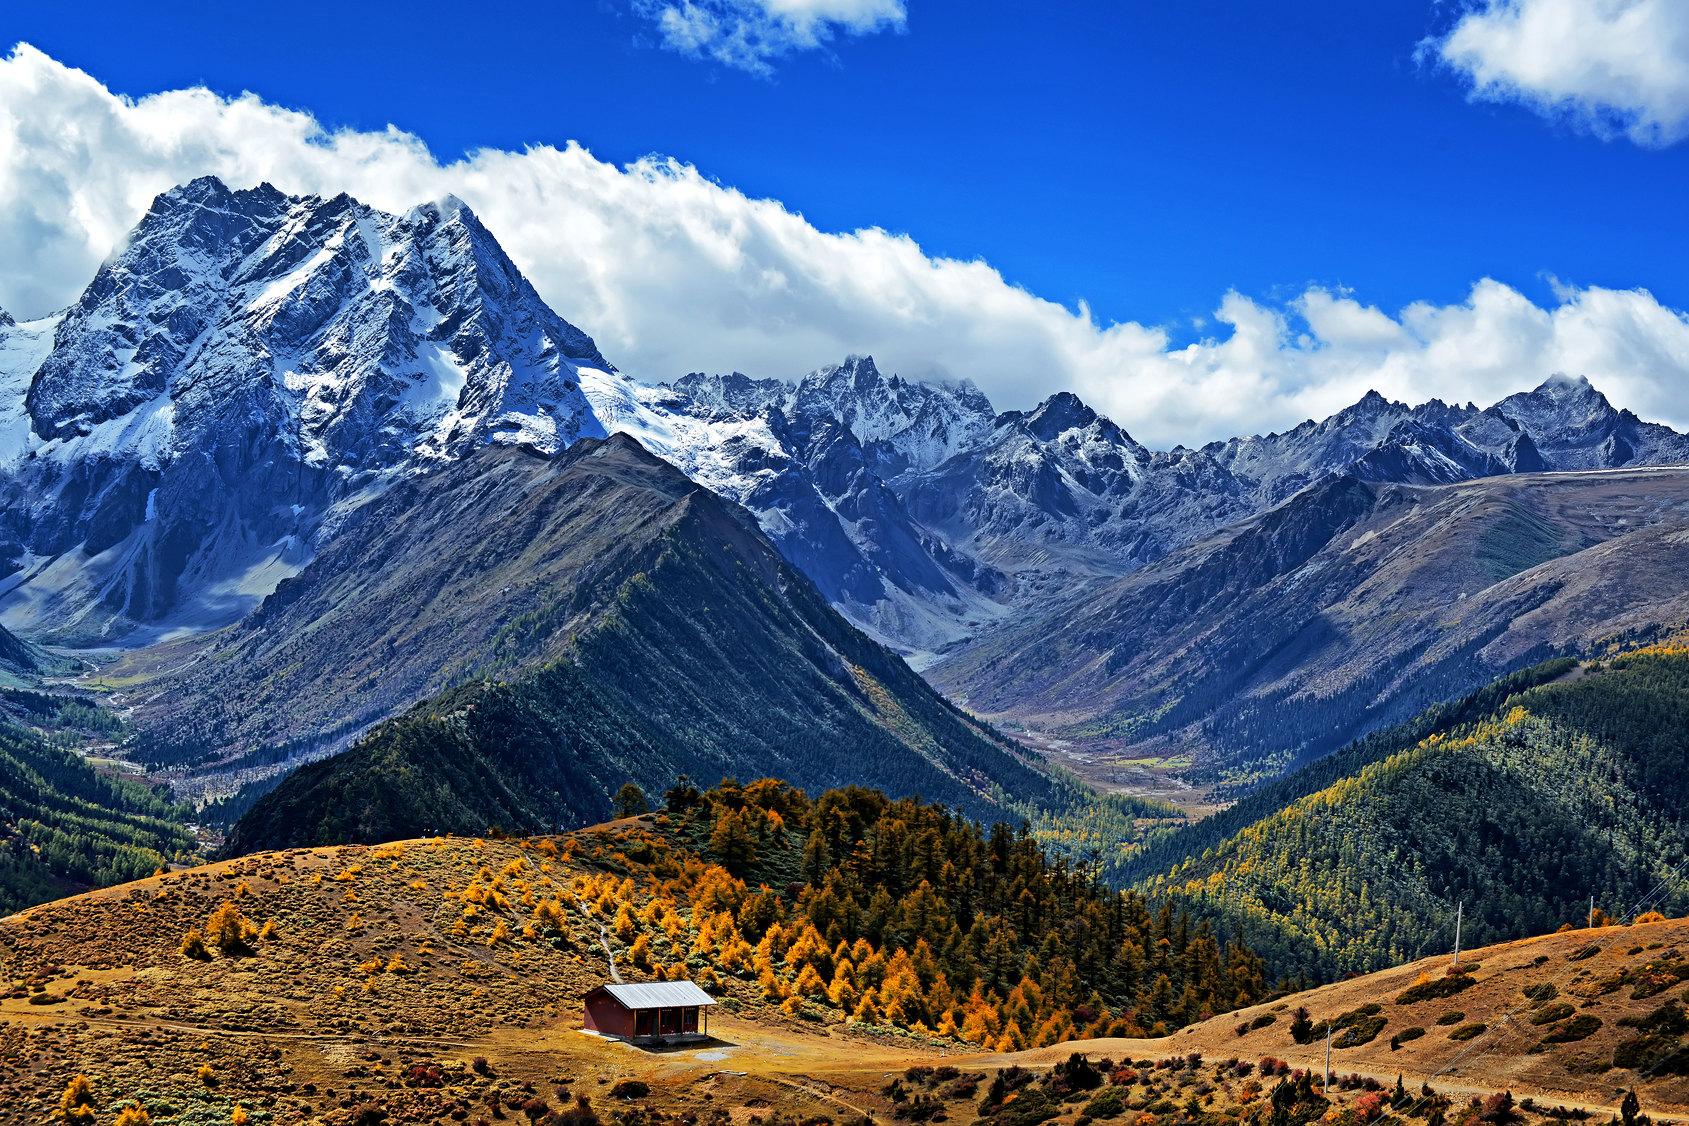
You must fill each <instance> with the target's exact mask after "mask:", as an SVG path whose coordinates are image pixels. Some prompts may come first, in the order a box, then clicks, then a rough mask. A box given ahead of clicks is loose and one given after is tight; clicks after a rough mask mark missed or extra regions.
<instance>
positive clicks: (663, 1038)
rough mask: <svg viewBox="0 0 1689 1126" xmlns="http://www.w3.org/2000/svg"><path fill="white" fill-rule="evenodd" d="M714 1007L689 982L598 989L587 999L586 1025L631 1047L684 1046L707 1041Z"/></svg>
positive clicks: (651, 983) (707, 995) (612, 986)
mask: <svg viewBox="0 0 1689 1126" xmlns="http://www.w3.org/2000/svg"><path fill="white" fill-rule="evenodd" d="M715 1003H716V1000H715V998H714V997H711V996H710V995H709V994H708V993H705V992H704V991H703V990H702V989H699V988H698V987H697V986H696V985H695V984H693V983H692V982H690V981H654V982H649V983H647V984H643V985H622V984H620V983H617V984H614V985H600V986H599V987H598V988H596V989H594V990H593V991H592V992H591V993H588V994H587V995H586V1004H585V1008H586V1020H585V1024H586V1027H587V1029H588V1031H591V1032H596V1033H598V1034H599V1035H601V1036H614V1037H616V1038H617V1039H619V1040H626V1041H628V1042H630V1043H633V1044H684V1043H686V1042H688V1041H693V1040H705V1039H708V1038H709V1034H710V1016H709V1008H710V1006H711V1005H714V1004H715Z"/></svg>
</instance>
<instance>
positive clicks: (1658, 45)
mask: <svg viewBox="0 0 1689 1126" xmlns="http://www.w3.org/2000/svg"><path fill="white" fill-rule="evenodd" d="M1422 50H1423V53H1424V54H1429V55H1432V56H1434V57H1436V58H1438V59H1440V60H1441V61H1442V62H1444V63H1446V64H1448V65H1449V66H1451V67H1453V68H1454V69H1455V70H1457V71H1459V72H1461V73H1463V74H1465V75H1466V76H1467V77H1468V78H1469V79H1470V80H1471V82H1472V93H1473V95H1474V96H1475V97H1479V98H1487V99H1493V100H1498V101H1518V102H1522V103H1524V104H1526V105H1528V106H1531V107H1532V108H1534V109H1536V110H1537V111H1538V112H1540V113H1542V114H1544V115H1545V116H1550V117H1563V118H1567V119H1570V120H1572V121H1574V122H1575V123H1577V124H1580V125H1583V126H1585V127H1588V128H1591V129H1593V130H1594V131H1596V132H1597V133H1599V134H1601V135H1603V136H1612V135H1617V134H1621V133H1622V134H1625V135H1628V136H1629V137H1630V139H1631V140H1633V141H1635V142H1636V143H1637V144H1639V145H1649V146H1658V145H1669V144H1672V143H1673V142H1675V141H1680V140H1682V139H1683V138H1684V137H1685V136H1689V4H1685V3H1684V2H1683V0H1483V3H1482V5H1481V6H1480V7H1476V8H1474V9H1472V10H1471V11H1469V12H1467V13H1466V14H1464V15H1463V16H1462V17H1461V18H1460V20H1459V21H1458V22H1457V23H1456V24H1455V25H1454V27H1453V28H1452V29H1451V30H1450V31H1449V33H1448V34H1447V35H1445V36H1443V37H1442V38H1441V39H1436V40H1432V41H1429V42H1427V43H1426V44H1424V45H1423V46H1422Z"/></svg>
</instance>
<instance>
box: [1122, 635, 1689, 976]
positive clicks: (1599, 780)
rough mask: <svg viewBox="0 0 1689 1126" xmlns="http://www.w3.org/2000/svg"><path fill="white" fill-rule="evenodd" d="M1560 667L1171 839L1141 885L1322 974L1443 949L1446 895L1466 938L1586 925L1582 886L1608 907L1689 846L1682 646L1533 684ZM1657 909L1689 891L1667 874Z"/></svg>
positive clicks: (1688, 715)
mask: <svg viewBox="0 0 1689 1126" xmlns="http://www.w3.org/2000/svg"><path fill="white" fill-rule="evenodd" d="M1566 671H1567V668H1566V667H1565V665H1564V664H1561V663H1554V664H1550V665H1546V666H1539V667H1538V668H1537V669H1533V670H1528V671H1527V672H1525V673H1521V674H1516V675H1515V676H1514V677H1510V678H1507V679H1506V680H1504V681H1502V682H1498V683H1497V684H1496V685H1493V686H1492V687H1491V688H1489V689H1486V690H1485V691H1484V692H1481V693H1477V694H1474V695H1473V696H1471V697H1468V698H1467V699H1466V700H1463V701H1461V702H1460V703H1459V704H1455V705H1451V706H1449V707H1445V708H1438V709H1432V710H1431V711H1430V712H1427V713H1426V714H1425V715H1422V716H1421V717H1419V718H1418V719H1417V720H1415V721H1413V722H1412V723H1409V724H1405V725H1402V726H1400V727H1398V728H1395V729H1392V730H1390V731H1386V732H1381V733H1379V734H1377V735H1375V736H1373V737H1371V738H1370V739H1368V740H1363V741H1362V742H1360V743H1357V744H1355V745H1353V746H1351V747H1350V748H1348V749H1347V750H1346V751H1345V752H1343V754H1342V755H1341V756H1334V759H1333V760H1331V761H1327V762H1322V763H1319V764H1315V766H1313V767H1311V768H1309V769H1308V770H1305V771H1303V772H1301V773H1299V774H1298V775H1295V776H1292V777H1291V778H1287V779H1285V780H1284V781H1283V782H1281V783H1279V784H1277V785H1276V786H1275V787H1271V788H1269V789H1268V790H1267V791H1264V792H1263V793H1262V794H1260V795H1259V796H1257V797H1252V798H1251V799H1248V800H1246V801H1245V802H1240V803H1239V806H1238V807H1237V808H1235V809H1234V810H1233V811H1230V812H1229V813H1228V814H1225V815H1222V817H1221V818H1217V819H1215V822H1216V823H1215V824H1214V825H1211V826H1210V825H1206V824H1204V825H1198V826H1196V827H1194V828H1193V829H1188V830H1183V831H1181V832H1179V833H1177V834H1174V835H1172V836H1170V837H1169V838H1168V839H1166V840H1163V841H1161V842H1159V843H1158V844H1157V845H1156V846H1155V847H1154V848H1152V849H1149V850H1146V852H1145V855H1144V858H1143V860H1142V861H1141V862H1140V868H1139V870H1140V871H1142V872H1144V873H1145V874H1144V875H1143V876H1142V877H1141V878H1140V879H1139V881H1138V883H1137V887H1138V888H1139V889H1140V890H1142V891H1144V892H1146V893H1149V894H1152V895H1153V894H1166V893H1170V892H1171V893H1178V894H1181V895H1183V896H1184V897H1186V900H1187V901H1188V902H1189V903H1190V904H1191V905H1192V908H1193V910H1196V911H1198V912H1199V913H1200V914H1202V915H1204V916H1205V917H1207V918H1210V919H1212V920H1214V921H1215V922H1216V924H1217V925H1220V926H1222V927H1224V928H1227V929H1228V930H1229V929H1231V928H1239V927H1241V928H1242V929H1243V931H1244V933H1246V934H1247V935H1248V936H1249V939H1250V942H1251V943H1252V945H1253V946H1254V947H1255V949H1256V950H1257V951H1259V952H1260V953H1261V954H1262V956H1263V957H1264V958H1265V959H1266V961H1267V964H1268V965H1269V966H1270V967H1276V968H1281V969H1282V968H1289V967H1295V968H1297V969H1305V970H1307V971H1309V972H1311V973H1316V974H1319V975H1321V976H1325V977H1331V976H1335V975H1337V974H1341V973H1343V972H1347V971H1351V970H1353V971H1362V972H1365V971H1370V970H1373V969H1377V968H1380V967H1382V966H1385V965H1388V964H1391V963H1394V962H1399V961H1402V960H1406V959H1411V958H1414V957H1418V956H1420V955H1422V954H1425V953H1429V952H1431V951H1433V950H1436V949H1441V948H1442V947H1443V946H1445V945H1447V944H1449V943H1451V942H1452V938H1453V935H1452V919H1453V914H1454V910H1455V907H1456V904H1457V903H1464V905H1465V920H1466V922H1465V927H1466V930H1465V938H1466V940H1467V942H1468V943H1469V944H1472V945H1481V944H1485V943H1491V942H1498V941H1504V940H1507V939H1511V938H1516V937H1520V936H1522V935H1526V934H1531V933H1539V932H1542V931H1545V930H1553V929H1555V928H1556V927H1558V926H1560V925H1561V924H1562V923H1568V922H1572V923H1577V922H1581V921H1583V919H1584V917H1585V915H1586V913H1587V911H1588V906H1589V896H1591V895H1594V896H1595V897H1596V902H1597V905H1598V906H1601V907H1603V908H1604V909H1605V910H1607V911H1608V912H1609V913H1611V914H1620V913H1621V912H1622V910H1623V909H1624V908H1625V907H1626V906H1627V905H1629V904H1632V903H1635V902H1637V901H1638V900H1639V899H1640V898H1641V897H1642V896H1643V895H1644V894H1646V893H1647V892H1648V891H1649V890H1650V889H1652V888H1654V887H1655V885H1656V884H1658V883H1659V882H1661V881H1662V880H1670V878H1671V876H1672V871H1673V869H1674V868H1675V867H1676V866H1677V865H1678V864H1680V863H1681V862H1682V861H1683V859H1684V857H1685V855H1686V854H1689V804H1686V800H1685V799H1686V798H1689V649H1686V648H1684V647H1681V646H1674V645H1665V646H1655V647H1651V648H1645V649H1641V650H1638V651H1636V652H1634V653H1630V654H1626V655H1623V656H1619V657H1616V658H1614V659H1612V660H1611V661H1609V662H1607V663H1606V664H1605V665H1604V666H1603V665H1600V664H1597V665H1595V666H1593V667H1592V670H1591V671H1590V672H1589V674H1588V675H1585V676H1582V677H1581V678H1580V679H1565V680H1559V681H1558V682H1554V683H1544V681H1545V680H1553V679H1554V678H1555V677H1557V676H1560V675H1562V674H1564V673H1565V672H1566ZM1274 805H1277V806H1279V808H1277V809H1274V808H1272V807H1273V806H1274ZM1240 823H1241V824H1240ZM1179 853H1182V857H1181V858H1180V859H1178V860H1174V861H1171V862H1170V861H1169V857H1170V856H1173V855H1177V854H1179ZM1151 864H1154V865H1156V868H1157V871H1155V872H1153V873H1152V872H1149V871H1147V870H1148V869H1149V866H1150V865H1151ZM1163 865H1165V867H1164V866H1163ZM1658 905H1659V906H1660V907H1661V909H1662V910H1665V911H1667V912H1668V913H1669V912H1673V911H1681V910H1683V909H1686V908H1689V891H1686V890H1685V888H1684V887H1683V886H1682V884H1681V883H1680V882H1676V881H1672V882H1670V884H1669V891H1668V893H1667V894H1666V896H1665V898H1664V900H1663V901H1662V902H1661V903H1659V904H1658Z"/></svg>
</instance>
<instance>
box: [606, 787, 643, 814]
mask: <svg viewBox="0 0 1689 1126" xmlns="http://www.w3.org/2000/svg"><path fill="white" fill-rule="evenodd" d="M615 809H616V816H617V817H638V816H639V815H640V814H642V813H650V812H651V803H650V802H648V801H646V800H645V791H644V790H641V789H640V788H639V787H638V785H636V784H635V783H633V782H624V783H622V788H621V789H619V790H617V791H616V801H615Z"/></svg>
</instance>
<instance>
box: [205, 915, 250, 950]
mask: <svg viewBox="0 0 1689 1126" xmlns="http://www.w3.org/2000/svg"><path fill="white" fill-rule="evenodd" d="M205 933H206V936H207V937H208V938H210V940H211V942H212V944H213V945H214V946H216V947H217V949H219V950H221V951H222V952H223V953H225V954H239V953H241V952H243V951H245V950H246V949H247V947H248V946H249V945H250V944H251V942H252V940H253V939H255V938H257V937H258V928H257V927H255V926H253V925H252V923H251V922H249V921H248V920H247V919H245V918H243V917H242V916H241V913H240V909H239V908H237V907H236V906H235V905H234V904H233V903H225V904H223V905H222V906H221V907H219V908H217V910H215V911H213V912H212V913H211V917H210V918H209V919H207V920H206V922H205Z"/></svg>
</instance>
